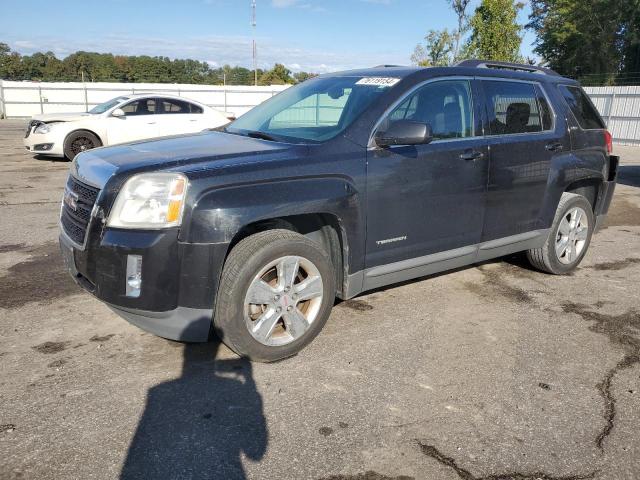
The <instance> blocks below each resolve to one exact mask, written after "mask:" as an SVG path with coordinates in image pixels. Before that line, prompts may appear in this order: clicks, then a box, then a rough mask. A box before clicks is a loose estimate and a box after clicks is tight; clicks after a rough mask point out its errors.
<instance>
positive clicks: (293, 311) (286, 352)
mask: <svg viewBox="0 0 640 480" xmlns="http://www.w3.org/2000/svg"><path fill="white" fill-rule="evenodd" d="M335 293H336V287H335V274H334V270H333V266H332V263H331V259H330V257H329V255H328V254H327V253H326V252H325V251H324V250H323V249H322V248H320V246H319V245H317V244H316V243H315V242H313V241H311V240H309V239H308V238H306V237H304V236H302V235H300V234H298V233H295V232H291V231H289V230H268V231H265V232H259V233H256V234H255V235H251V236H250V237H247V238H245V239H244V240H242V241H241V242H240V243H238V244H237V245H236V246H235V247H234V248H233V250H231V253H230V254H229V256H228V258H227V260H226V262H225V265H224V268H223V271H222V278H221V281H220V288H219V290H218V297H217V301H216V308H215V315H214V321H213V323H214V327H215V328H216V331H217V333H218V335H219V336H220V337H221V339H222V341H223V342H224V343H225V344H226V345H227V346H228V347H229V348H231V349H232V350H233V351H234V352H236V353H237V354H238V355H240V356H243V357H247V358H249V359H251V360H256V361H262V362H273V361H276V360H281V359H283V358H287V357H290V356H292V355H295V354H296V353H298V352H299V351H300V350H302V349H303V348H304V347H305V346H306V345H308V344H309V343H310V342H311V341H312V340H313V339H314V338H315V337H316V336H317V335H318V333H320V330H322V327H323V326H324V324H325V323H326V321H327V319H328V318H329V313H330V312H331V308H332V306H333V302H334V300H335Z"/></svg>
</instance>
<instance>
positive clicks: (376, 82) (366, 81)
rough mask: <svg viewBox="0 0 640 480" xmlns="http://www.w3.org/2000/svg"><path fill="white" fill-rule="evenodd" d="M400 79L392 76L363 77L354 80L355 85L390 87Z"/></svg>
mask: <svg viewBox="0 0 640 480" xmlns="http://www.w3.org/2000/svg"><path fill="white" fill-rule="evenodd" d="M399 81H400V79H399V78H393V77H364V78H361V79H360V80H358V81H357V82H356V85H370V86H372V87H392V86H393V85H395V84H396V83H398V82H399Z"/></svg>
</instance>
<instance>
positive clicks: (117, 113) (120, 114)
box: [111, 108, 125, 117]
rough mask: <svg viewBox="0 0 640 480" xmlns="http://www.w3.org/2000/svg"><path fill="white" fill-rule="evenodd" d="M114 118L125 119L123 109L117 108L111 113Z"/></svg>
mask: <svg viewBox="0 0 640 480" xmlns="http://www.w3.org/2000/svg"><path fill="white" fill-rule="evenodd" d="M111 116H112V117H124V116H125V115H124V110H122V109H121V108H116V109H115V110H114V111H113V112H111Z"/></svg>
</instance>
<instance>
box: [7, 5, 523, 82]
mask: <svg viewBox="0 0 640 480" xmlns="http://www.w3.org/2000/svg"><path fill="white" fill-rule="evenodd" d="M256 2H257V27H256V34H255V35H256V41H257V44H258V67H259V68H270V67H272V66H273V64H274V63H276V62H279V63H284V64H285V65H286V66H287V67H288V68H289V69H290V70H292V71H300V70H303V71H310V72H316V73H324V72H331V71H338V70H345V69H350V68H359V67H370V66H374V65H380V64H397V65H408V64H409V63H410V56H411V53H412V52H413V49H414V47H415V45H416V44H417V43H418V42H420V41H421V40H422V38H423V37H424V35H425V34H426V33H427V32H428V31H429V30H430V29H442V28H445V27H447V28H450V29H453V28H455V25H456V17H455V15H454V14H453V12H452V11H451V10H450V8H449V6H448V2H447V1H446V0H256ZM478 3H479V0H474V1H472V4H471V6H470V8H469V13H472V12H473V9H474V8H475V6H477V4H478ZM250 5H251V0H173V1H171V0H155V1H147V0H102V1H93V0H29V1H24V0H19V1H16V0H0V17H2V18H3V21H2V22H0V42H5V43H8V44H9V46H10V47H11V48H12V49H13V50H15V51H18V52H20V53H22V54H31V53H33V52H36V51H53V52H54V53H55V54H56V56H58V57H59V58H63V57H65V56H67V55H68V54H70V53H73V52H75V51H77V50H85V51H95V52H102V53H114V54H121V55H151V56H156V55H162V56H168V57H171V58H192V59H196V60H201V61H207V62H209V63H210V64H211V66H213V67H216V66H222V65H224V64H229V65H240V66H245V67H248V68H251V65H252V59H251V52H252V48H251V42H252V28H251V7H250ZM528 13H529V9H528V7H525V9H524V10H523V11H522V12H521V14H520V18H519V21H520V23H521V24H523V23H525V22H526V20H527V15H528ZM532 41H533V36H532V34H531V32H525V36H524V41H523V44H522V53H523V54H524V55H525V56H532V55H533V54H532V46H531V43H532Z"/></svg>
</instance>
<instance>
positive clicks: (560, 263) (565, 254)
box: [527, 192, 595, 275]
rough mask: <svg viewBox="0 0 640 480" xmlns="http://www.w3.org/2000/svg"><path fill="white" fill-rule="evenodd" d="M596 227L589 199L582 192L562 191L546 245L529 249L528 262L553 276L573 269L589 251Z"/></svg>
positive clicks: (564, 273)
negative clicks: (580, 193) (579, 193)
mask: <svg viewBox="0 0 640 480" xmlns="http://www.w3.org/2000/svg"><path fill="white" fill-rule="evenodd" d="M594 226H595V221H594V216H593V210H592V207H591V204H590V203H589V201H588V200H587V199H586V198H585V197H583V196H582V195H577V194H575V193H569V192H565V193H563V194H562V197H561V198H560V202H559V203H558V209H557V210H556V216H555V218H554V220H553V224H552V225H551V229H550V230H549V236H548V237H547V240H546V241H545V243H544V245H543V246H542V247H541V248H534V249H531V250H528V251H527V259H528V260H529V263H531V265H532V266H534V267H535V268H537V269H538V270H541V271H543V272H547V273H552V274H554V275H566V274H567V273H569V272H572V271H573V270H575V268H576V267H577V266H578V265H579V264H580V262H581V261H582V259H583V258H584V256H585V254H586V253H587V249H588V248H589V244H590V243H591V236H592V234H593V227H594Z"/></svg>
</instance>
